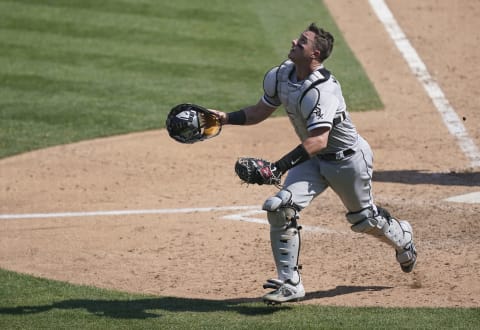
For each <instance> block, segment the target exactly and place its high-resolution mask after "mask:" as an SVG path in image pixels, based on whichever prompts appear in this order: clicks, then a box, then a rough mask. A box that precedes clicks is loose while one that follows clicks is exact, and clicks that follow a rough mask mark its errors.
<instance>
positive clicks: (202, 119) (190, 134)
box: [165, 103, 222, 143]
mask: <svg viewBox="0 0 480 330" xmlns="http://www.w3.org/2000/svg"><path fill="white" fill-rule="evenodd" d="M165 126H166V127H167V130H168V134H169V135H170V137H171V138H173V139H175V140H176V141H178V142H181V143H195V142H199V141H203V140H205V139H208V138H212V137H214V136H217V135H218V134H220V131H221V130H222V123H221V121H220V118H219V116H218V115H217V114H216V113H214V112H212V111H210V110H208V109H206V108H204V107H202V106H199V105H196V104H192V103H184V104H179V105H176V106H175V107H173V108H172V109H171V110H170V112H169V114H168V116H167V121H166V123H165Z"/></svg>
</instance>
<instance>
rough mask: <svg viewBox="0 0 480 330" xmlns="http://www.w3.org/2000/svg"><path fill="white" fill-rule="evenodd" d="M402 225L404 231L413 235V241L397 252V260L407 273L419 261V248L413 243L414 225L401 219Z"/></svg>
mask: <svg viewBox="0 0 480 330" xmlns="http://www.w3.org/2000/svg"><path fill="white" fill-rule="evenodd" d="M400 226H401V227H402V229H403V230H404V232H406V233H409V234H410V235H411V237H412V239H411V241H410V243H409V244H407V246H406V247H405V248H404V249H403V250H401V251H397V252H396V258H397V261H398V262H399V263H400V268H402V271H404V272H405V273H410V272H411V271H412V270H413V268H415V265H416V263H417V249H416V248H415V244H414V243H413V230H412V226H411V225H410V224H409V223H408V222H407V221H400Z"/></svg>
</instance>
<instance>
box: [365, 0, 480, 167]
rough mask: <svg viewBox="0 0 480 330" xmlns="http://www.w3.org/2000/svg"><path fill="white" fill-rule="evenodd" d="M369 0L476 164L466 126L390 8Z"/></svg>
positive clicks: (478, 156) (479, 162) (479, 157)
mask: <svg viewBox="0 0 480 330" xmlns="http://www.w3.org/2000/svg"><path fill="white" fill-rule="evenodd" d="M369 2H370V5H371V6H372V8H373V10H374V11H375V13H376V14H377V16H378V18H379V19H380V21H381V22H382V23H383V25H384V26H385V29H386V30H387V32H388V33H389V34H390V38H392V40H393V41H394V42H395V45H396V46H397V48H398V49H399V50H400V52H401V53H402V55H403V57H404V59H405V60H406V61H407V63H408V65H409V66H410V69H411V70H412V72H413V74H414V75H415V76H416V77H417V79H418V80H419V81H420V83H421V84H422V86H423V88H424V89H425V90H426V91H427V94H428V96H430V98H431V99H432V101H433V103H434V105H435V107H436V108H437V110H438V112H440V114H441V116H442V119H443V122H444V123H445V125H446V126H447V128H448V130H449V131H450V134H452V135H453V136H454V137H455V138H456V139H457V142H458V144H459V146H460V148H461V149H462V151H463V152H464V153H465V155H466V156H467V158H469V159H470V164H471V166H472V167H480V151H479V149H478V147H477V146H476V145H475V142H474V141H473V140H472V139H471V138H470V137H469V136H468V133H467V130H466V129H465V126H464V125H463V124H462V121H461V120H460V118H459V117H458V115H457V113H456V112H455V110H454V109H453V108H452V106H451V105H450V103H449V102H448V100H447V98H446V97H445V94H444V93H443V92H442V90H441V88H440V86H439V85H438V84H437V83H436V82H435V81H434V80H433V79H432V77H431V76H430V73H429V72H428V70H427V67H426V66H425V64H424V63H423V61H422V60H421V59H420V56H419V55H418V54H417V52H416V51H415V49H414V48H413V46H412V45H411V44H410V42H409V41H408V39H407V37H406V36H405V34H404V33H403V31H402V29H401V28H400V26H399V25H398V24H397V22H396V20H395V18H394V17H393V14H392V12H391V11H390V9H389V8H388V6H387V5H386V4H385V1H384V0H369Z"/></svg>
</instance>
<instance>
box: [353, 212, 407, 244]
mask: <svg viewBox="0 0 480 330" xmlns="http://www.w3.org/2000/svg"><path fill="white" fill-rule="evenodd" d="M377 210H378V212H377V214H375V213H374V211H373V210H372V209H370V208H367V209H363V210H361V211H360V212H355V213H351V212H350V213H347V219H348V221H349V222H350V223H351V224H352V226H351V229H352V230H353V231H354V232H357V233H367V234H370V235H373V236H375V237H378V238H379V239H381V240H382V241H384V242H386V243H387V244H389V245H391V246H393V247H394V248H395V249H396V250H397V251H403V250H404V249H405V248H406V247H407V246H408V245H410V243H412V239H413V236H412V229H411V227H410V226H409V225H408V226H407V225H405V224H404V223H402V222H399V221H398V220H397V219H395V218H393V217H392V216H391V215H390V213H388V211H386V210H385V209H383V208H381V207H378V208H377Z"/></svg>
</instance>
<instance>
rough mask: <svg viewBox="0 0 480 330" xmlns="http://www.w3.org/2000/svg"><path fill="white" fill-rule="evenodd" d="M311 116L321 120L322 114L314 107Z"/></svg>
mask: <svg viewBox="0 0 480 330" xmlns="http://www.w3.org/2000/svg"><path fill="white" fill-rule="evenodd" d="M312 114H313V115H314V116H315V117H316V118H317V119H323V116H324V113H323V112H322V109H321V108H320V107H316V108H315V109H314V110H313V112H312Z"/></svg>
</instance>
